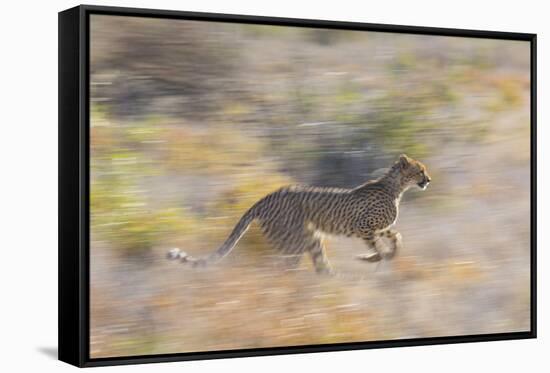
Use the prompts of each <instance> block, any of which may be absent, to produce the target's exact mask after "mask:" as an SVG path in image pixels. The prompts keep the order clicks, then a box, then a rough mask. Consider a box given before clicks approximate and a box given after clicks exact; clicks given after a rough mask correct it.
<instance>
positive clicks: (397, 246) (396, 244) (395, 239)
mask: <svg viewBox="0 0 550 373" xmlns="http://www.w3.org/2000/svg"><path fill="white" fill-rule="evenodd" d="M384 234H385V236H386V237H387V238H388V239H389V240H390V241H391V249H390V251H388V252H387V253H384V254H383V255H382V256H383V257H384V259H392V258H393V257H394V256H395V254H397V252H398V251H401V249H402V248H403V238H402V236H401V233H399V232H398V231H396V230H395V229H391V228H390V229H388V230H387V231H386V232H384Z"/></svg>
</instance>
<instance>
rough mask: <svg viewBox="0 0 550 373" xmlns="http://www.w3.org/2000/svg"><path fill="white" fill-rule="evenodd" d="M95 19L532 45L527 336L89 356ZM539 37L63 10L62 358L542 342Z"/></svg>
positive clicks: (91, 361) (89, 363)
mask: <svg viewBox="0 0 550 373" xmlns="http://www.w3.org/2000/svg"><path fill="white" fill-rule="evenodd" d="M92 14H106V15H120V16H132V17H154V18H169V19H186V20H199V21H216V22H230V23H248V24H265V25H285V26H297V27H322V28H327V29H345V30H365V31H383V32H389V33H408V34H425V35H443V36H462V37H471V38H490V39H506V40H522V41H527V42H529V43H530V46H531V107H530V109H531V115H530V120H531V180H530V188H531V222H530V223H531V232H530V240H531V262H530V265H531V268H530V269H531V283H530V285H531V289H530V290H531V315H530V316H531V325H530V330H529V331H525V332H513V333H498V334H479V335H462V336H448V337H436V338H416V339H401V340H387V341H370V342H359V343H356V342H354V343H338V344H324V345H309V346H287V347H277V348H261V349H246V350H229V351H209V352H198V353H176V354H162V355H147V356H131V357H113V358H90V354H89V331H90V328H89V327H90V317H89V316H90V315H89V303H90V302H89V282H90V274H89V189H90V187H89V180H90V178H89V166H90V160H89V109H90V108H89V85H90V84H89V71H90V67H89V58H88V57H89V47H90V43H89V37H90V32H89V17H90V15H92ZM536 40H537V36H536V34H528V33H512V32H495V31H479V30H461V29H450V28H434V27H418V26H398V25H386V24H369V23H356V22H340V21H338V22H336V21H325V20H310V19H292V18H273V17H257V16H242V15H230V14H213V13H196V12H182V11H170V10H153V9H136V8H120V7H105V6H89V5H81V6H77V7H74V8H71V9H68V10H65V11H62V12H60V13H59V40H58V42H59V71H58V73H59V77H58V78H59V251H58V255H59V274H58V275H59V320H58V322H59V335H58V338H59V360H61V361H64V362H67V363H69V364H73V365H76V366H79V367H93V366H104V365H121V364H137V363H152V362H171V361H184V360H197V359H219V358H233V357H248V356H260V355H282V354H295V353H311V352H325V351H339V350H356V349H370V348H385V347H402V346H418V345H433V344H449V343H464V342H481V341H496V340H512V339H525V338H536V330H537V307H536V306H537V298H536V294H537V292H536V290H537V281H536V279H537V274H536V270H537V252H536V208H537V203H536V202H537V199H536V179H537V176H536V163H537V160H536V154H537V152H536V119H537V118H536V102H537V96H536V94H537V92H536Z"/></svg>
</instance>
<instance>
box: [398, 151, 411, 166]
mask: <svg viewBox="0 0 550 373" xmlns="http://www.w3.org/2000/svg"><path fill="white" fill-rule="evenodd" d="M399 166H400V167H401V169H405V168H407V167H408V166H409V157H407V155H406V154H401V155H400V156H399Z"/></svg>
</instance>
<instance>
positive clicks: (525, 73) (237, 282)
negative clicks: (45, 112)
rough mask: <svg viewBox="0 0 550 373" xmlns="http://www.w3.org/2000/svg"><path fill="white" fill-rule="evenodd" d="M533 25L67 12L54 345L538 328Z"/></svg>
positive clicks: (336, 343) (84, 355)
mask: <svg viewBox="0 0 550 373" xmlns="http://www.w3.org/2000/svg"><path fill="white" fill-rule="evenodd" d="M535 42H536V36H535V35H534V34H522V33H509V32H495V31H473V30H459V29H440V28H428V27H416V26H415V27H412V26H395V25H380V24H363V23H351V22H335V21H321V20H304V19H286V18H270V17H252V16H239V15H224V14H205V13H190V12H179V11H165V10H145V9H129V8H111V7H98V6H79V7H76V8H72V9H69V10H66V11H63V12H61V13H59V358H60V359H61V360H63V361H65V362H68V363H70V364H74V365H77V366H81V367H84V366H99V365H113V364H130V363H144V362H162V361H177V360H191V359H211V358H224V357H239V356H255V355H267V354H288V353H303V352H320V351H334V350H347V349H366V348H373V347H396V346H412V345H427V344H439V343H457V342H475V341H491V340H503V339H521V338H533V337H535V336H536V298H535V294H536V271H535V269H536V242H535V232H536V221H535V216H536V211H535V209H536V191H535V185H536V183H535V180H536V174H535V170H536V167H535V166H536V149H535V144H536V142H535V133H536V107H535V105H536V74H535V73H536V49H535V48H536V44H535Z"/></svg>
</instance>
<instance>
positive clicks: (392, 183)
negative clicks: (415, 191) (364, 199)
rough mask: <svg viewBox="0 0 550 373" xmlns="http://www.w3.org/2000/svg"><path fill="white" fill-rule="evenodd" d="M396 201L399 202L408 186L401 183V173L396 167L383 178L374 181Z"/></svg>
mask: <svg viewBox="0 0 550 373" xmlns="http://www.w3.org/2000/svg"><path fill="white" fill-rule="evenodd" d="M375 183H376V184H378V185H380V186H381V187H382V188H383V189H384V190H385V191H386V192H387V193H388V194H390V195H391V196H392V197H393V198H394V199H395V200H396V201H398V202H399V200H400V199H401V196H402V195H403V193H404V192H405V191H406V190H407V189H408V186H407V185H405V183H403V180H402V178H401V172H400V170H399V169H398V168H397V167H392V168H391V169H390V170H389V171H388V172H387V173H386V174H385V175H384V176H382V177H381V178H380V179H378V180H376V181H375Z"/></svg>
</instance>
